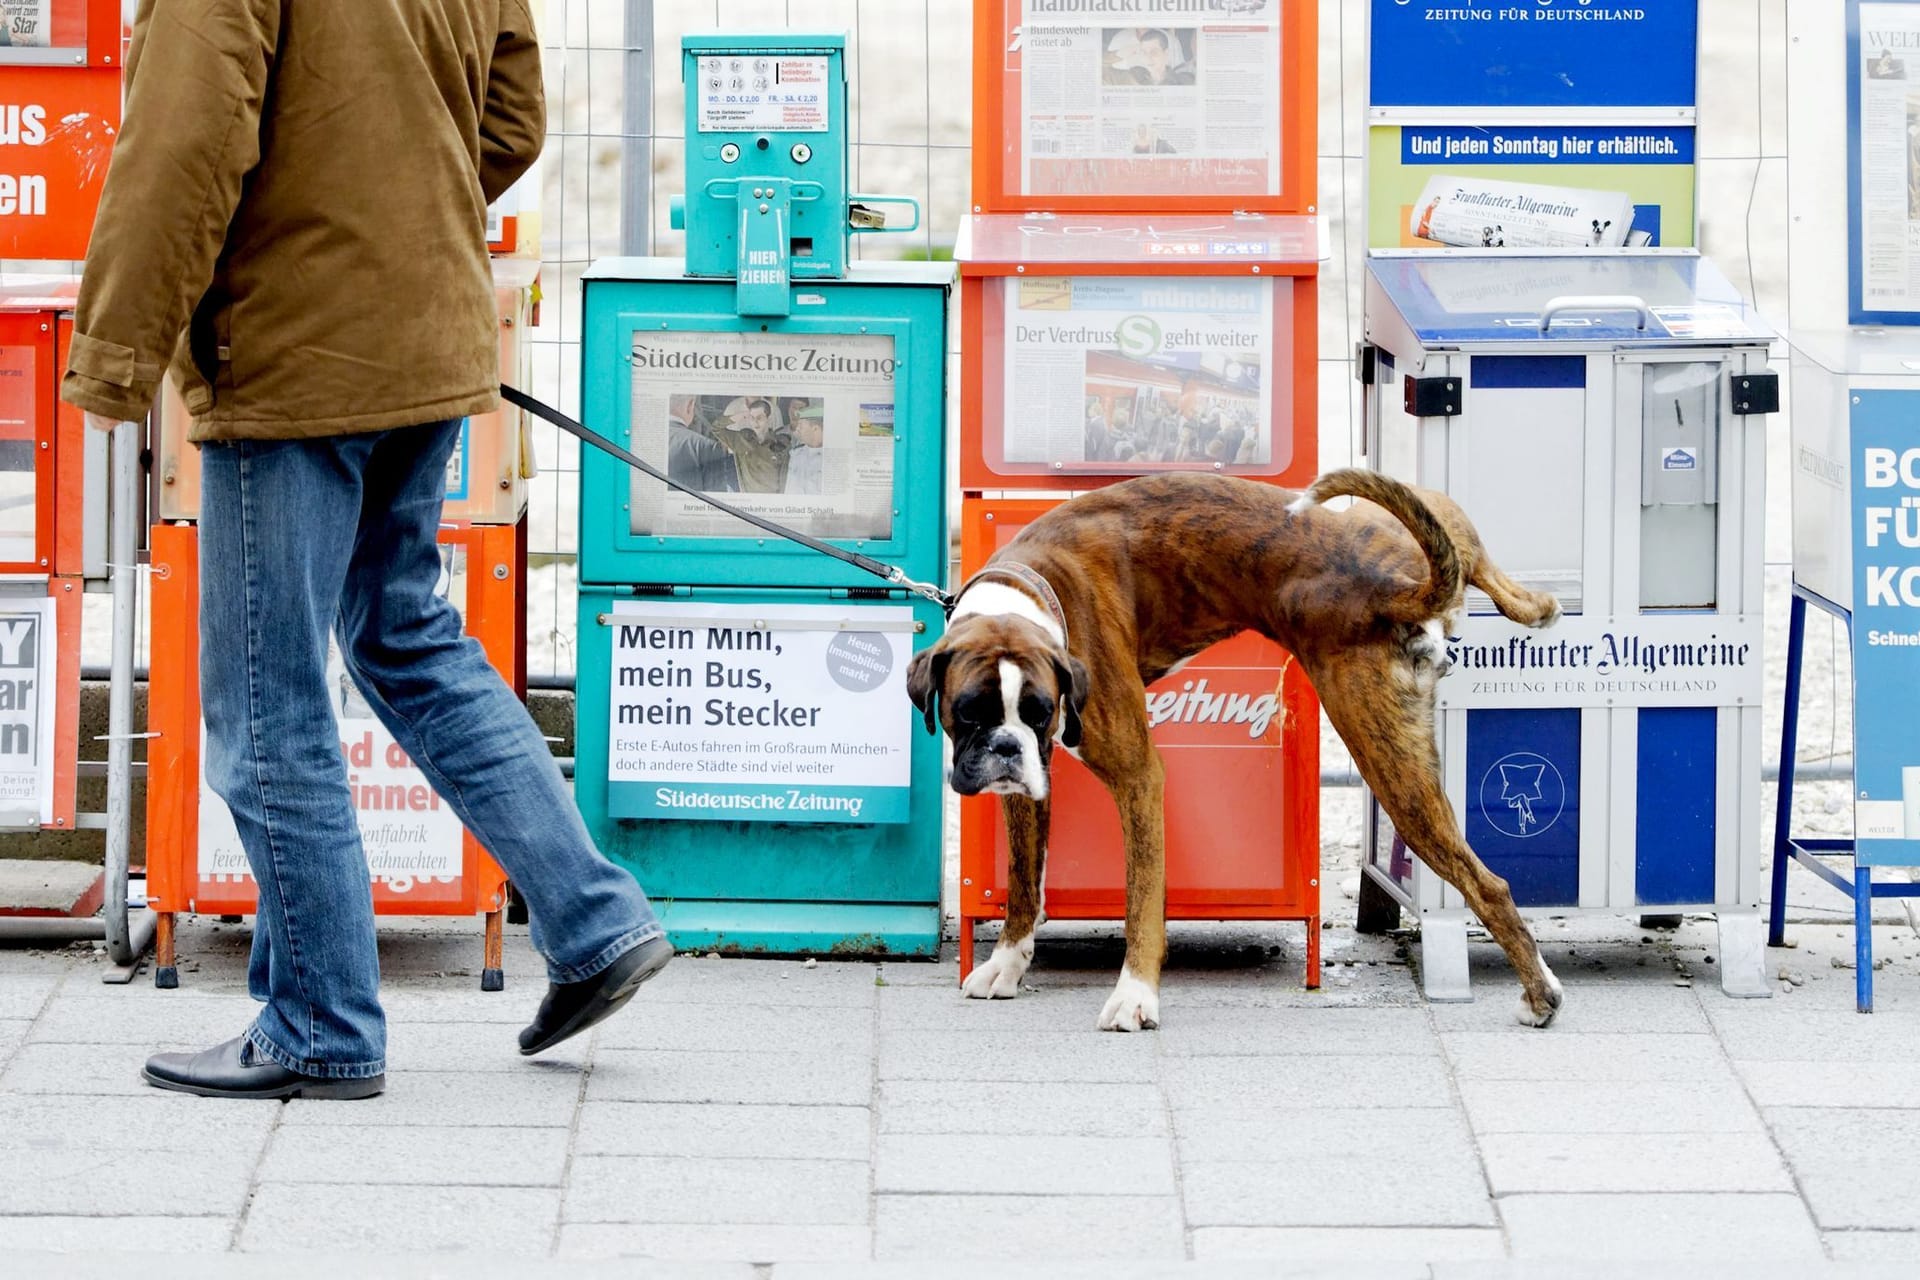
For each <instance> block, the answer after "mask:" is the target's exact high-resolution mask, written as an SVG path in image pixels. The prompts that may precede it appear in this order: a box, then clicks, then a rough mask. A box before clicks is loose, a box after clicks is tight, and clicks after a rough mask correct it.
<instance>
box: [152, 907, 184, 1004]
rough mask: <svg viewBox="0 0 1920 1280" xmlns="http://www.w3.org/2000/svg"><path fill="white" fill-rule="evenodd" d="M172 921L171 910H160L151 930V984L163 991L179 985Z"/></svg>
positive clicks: (178, 968)
mask: <svg viewBox="0 0 1920 1280" xmlns="http://www.w3.org/2000/svg"><path fill="white" fill-rule="evenodd" d="M173 923H174V916H173V912H171V911H162V912H161V913H160V914H159V917H158V919H157V920H156V922H155V925H154V930H153V985H154V986H156V987H159V988H160V989H161V990H163V991H170V990H172V989H173V988H175V987H177V986H179V985H180V967H179V961H178V960H177V958H176V957H175V956H174V953H173Z"/></svg>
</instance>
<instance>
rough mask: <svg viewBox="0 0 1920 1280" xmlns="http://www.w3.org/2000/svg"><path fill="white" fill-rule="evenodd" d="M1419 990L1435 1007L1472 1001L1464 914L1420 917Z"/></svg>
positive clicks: (1452, 913) (1454, 913) (1453, 913)
mask: <svg viewBox="0 0 1920 1280" xmlns="http://www.w3.org/2000/svg"><path fill="white" fill-rule="evenodd" d="M1420 987H1421V989H1422V990H1423V991H1425V992H1426V993H1427V999H1428V1000H1430V1001H1432V1002H1433V1003H1435V1004H1455V1003H1465V1002H1467V1001H1470V1000H1472V999H1473V982H1472V980H1471V979H1470V978H1469V977H1468V975H1467V917H1466V913H1465V912H1462V911H1450V912H1448V913H1446V914H1445V915H1441V914H1438V913H1435V914H1431V915H1423V916H1421V917H1420Z"/></svg>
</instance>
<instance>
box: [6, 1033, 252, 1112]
mask: <svg viewBox="0 0 1920 1280" xmlns="http://www.w3.org/2000/svg"><path fill="white" fill-rule="evenodd" d="M206 1047H207V1046H206V1045H203V1044H191V1043H176V1044H168V1043H165V1042H162V1043H159V1044H150V1045H135V1044H104V1045H90V1044H24V1045H21V1046H20V1048H19V1049H18V1050H17V1051H16V1052H15V1053H14V1055H13V1060H12V1061H11V1062H9V1063H8V1064H7V1069H6V1070H5V1071H4V1072H0V1094H6V1093H33V1094H85V1095H92V1094H139V1095H143V1096H144V1095H147V1094H151V1093H153V1092H155V1090H154V1087H153V1086H152V1085H150V1084H148V1083H147V1082H146V1081H144V1080H142V1079H141V1078H140V1069H141V1068H142V1067H143V1066H144V1065H145V1064H146V1061H147V1057H148V1055H149V1054H151V1053H154V1052H158V1051H170V1050H176V1049H194V1050H198V1049H204V1048H206ZM252 1105H257V1106H262V1107H270V1106H272V1105H274V1104H272V1103H268V1102H262V1103H257V1104H252Z"/></svg>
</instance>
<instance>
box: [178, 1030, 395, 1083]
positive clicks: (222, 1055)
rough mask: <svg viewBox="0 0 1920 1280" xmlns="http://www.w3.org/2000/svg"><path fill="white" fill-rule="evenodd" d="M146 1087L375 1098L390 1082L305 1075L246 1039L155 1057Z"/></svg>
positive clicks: (374, 1077)
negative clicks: (261, 1052) (257, 1049)
mask: <svg viewBox="0 0 1920 1280" xmlns="http://www.w3.org/2000/svg"><path fill="white" fill-rule="evenodd" d="M141 1075H143V1076H144V1077H146V1081H147V1083H148V1084H150V1085H153V1086H155V1087H156V1088H160V1089H173V1090H176V1091H177V1092H180V1093H197V1094H199V1095H200V1096H201V1097H203V1098H371V1097H373V1096H374V1095H375V1094H377V1093H383V1092H385V1091H386V1087H387V1078H386V1077H385V1076H384V1075H380V1076H362V1077H360V1078H359V1079H354V1080H345V1079H336V1078H333V1077H328V1076H303V1075H301V1074H300V1073H299V1072H298V1071H293V1070H289V1069H288V1068H286V1067H283V1066H281V1065H280V1064H279V1063H277V1062H275V1061H273V1060H272V1059H271V1058H264V1057H262V1056H260V1054H259V1052H258V1051H256V1050H255V1049H254V1047H253V1045H252V1043H251V1042H249V1041H248V1040H247V1038H246V1037H245V1036H236V1037H235V1038H234V1039H232V1040H229V1041H227V1042H226V1043H225V1044H217V1045H215V1046H213V1048H211V1049H203V1050H201V1051H200V1052H199V1053H156V1054H154V1055H153V1056H152V1057H151V1058H148V1059H147V1069H146V1070H145V1071H143V1072H141Z"/></svg>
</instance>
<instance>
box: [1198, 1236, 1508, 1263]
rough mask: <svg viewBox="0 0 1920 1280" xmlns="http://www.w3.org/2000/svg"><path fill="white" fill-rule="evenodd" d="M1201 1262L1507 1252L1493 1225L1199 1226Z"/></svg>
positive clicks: (1465, 1256) (1474, 1257)
mask: <svg viewBox="0 0 1920 1280" xmlns="http://www.w3.org/2000/svg"><path fill="white" fill-rule="evenodd" d="M1193 1256H1194V1258H1195V1259H1196V1260H1197V1261H1200V1262H1216V1261H1220V1260H1223V1259H1230V1258H1266V1259H1271V1260H1273V1261H1275V1262H1282V1261H1284V1262H1323V1263H1340V1264H1342V1265H1343V1266H1344V1265H1347V1264H1351V1263H1355V1262H1391V1261H1394V1260H1397V1259H1405V1260H1408V1261H1411V1262H1414V1263H1426V1262H1460V1261H1478V1260H1480V1259H1494V1258H1504V1257H1506V1256H1507V1245H1506V1240H1505V1239H1504V1238H1503V1237H1502V1236H1501V1234H1500V1232H1499V1231H1498V1230H1497V1229H1496V1228H1493V1227H1201V1228H1199V1229H1197V1230H1196V1231H1195V1232H1194V1233H1193Z"/></svg>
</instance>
